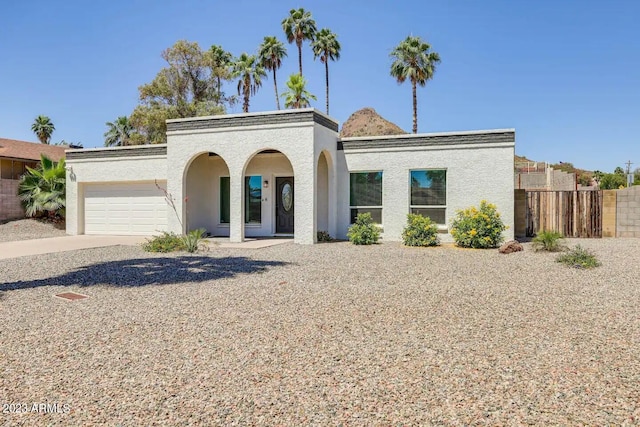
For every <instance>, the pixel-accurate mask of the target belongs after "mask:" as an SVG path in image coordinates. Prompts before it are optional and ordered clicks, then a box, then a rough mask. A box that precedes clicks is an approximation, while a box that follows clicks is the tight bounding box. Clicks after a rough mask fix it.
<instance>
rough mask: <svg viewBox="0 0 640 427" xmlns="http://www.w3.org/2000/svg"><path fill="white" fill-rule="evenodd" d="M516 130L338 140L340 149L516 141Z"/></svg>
mask: <svg viewBox="0 0 640 427" xmlns="http://www.w3.org/2000/svg"><path fill="white" fill-rule="evenodd" d="M515 141H516V133H515V131H514V130H500V131H486V132H483V131H478V132H475V131H474V132H461V133H440V134H437V133H436V134H423V135H402V136H397V137H386V138H385V137H371V138H353V139H352V138H344V139H341V140H339V141H338V150H362V149H365V150H366V149H377V148H400V149H402V148H409V147H432V146H443V145H465V144H496V143H515Z"/></svg>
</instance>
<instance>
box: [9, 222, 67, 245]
mask: <svg viewBox="0 0 640 427" xmlns="http://www.w3.org/2000/svg"><path fill="white" fill-rule="evenodd" d="M65 234H66V233H65V230H64V229H62V230H61V229H58V228H56V227H55V226H54V225H53V224H51V223H48V222H44V221H39V220H37V219H18V220H15V221H9V222H5V223H0V243H2V242H14V241H17V240H31V239H44V238H46V237H58V236H64V235H65Z"/></svg>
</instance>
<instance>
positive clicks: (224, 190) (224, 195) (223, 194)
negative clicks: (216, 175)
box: [220, 176, 231, 224]
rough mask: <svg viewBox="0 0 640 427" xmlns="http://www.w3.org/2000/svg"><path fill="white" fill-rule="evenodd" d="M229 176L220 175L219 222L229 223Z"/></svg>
mask: <svg viewBox="0 0 640 427" xmlns="http://www.w3.org/2000/svg"><path fill="white" fill-rule="evenodd" d="M230 193H231V191H230V186H229V177H228V176H221V177H220V224H229V217H230V216H231V215H230V212H231V207H230V206H231V197H230Z"/></svg>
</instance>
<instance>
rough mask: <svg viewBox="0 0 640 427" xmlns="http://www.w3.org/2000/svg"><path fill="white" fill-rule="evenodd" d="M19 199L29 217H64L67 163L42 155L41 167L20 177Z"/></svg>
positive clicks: (29, 170) (30, 169) (28, 168)
mask: <svg viewBox="0 0 640 427" xmlns="http://www.w3.org/2000/svg"><path fill="white" fill-rule="evenodd" d="M18 197H20V200H21V201H22V206H23V207H24V209H25V213H26V214H27V216H28V217H33V216H36V215H40V214H47V215H49V216H55V215H59V216H64V215H65V202H66V200H65V199H66V169H65V161H64V159H61V160H60V161H59V162H54V161H53V160H51V159H50V158H49V157H47V156H45V155H44V154H42V155H41V156H40V166H38V167H37V168H35V169H33V168H30V167H27V172H26V173H25V174H24V175H22V176H21V177H20V183H19V184H18Z"/></svg>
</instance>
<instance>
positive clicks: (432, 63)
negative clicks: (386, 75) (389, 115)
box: [390, 36, 440, 133]
mask: <svg viewBox="0 0 640 427" xmlns="http://www.w3.org/2000/svg"><path fill="white" fill-rule="evenodd" d="M390 56H391V58H392V59H393V63H392V64H391V76H392V77H395V78H396V80H397V81H398V83H404V82H405V81H406V80H407V79H408V80H409V81H410V82H411V89H412V94H413V133H418V95H417V90H416V89H417V86H418V85H420V86H422V87H424V86H425V85H426V84H427V81H429V80H431V79H432V78H433V75H434V73H435V71H436V65H438V64H439V63H440V55H438V53H436V52H432V51H431V45H430V44H429V43H427V42H425V41H423V40H422V39H421V38H420V37H417V36H408V37H407V38H406V39H404V40H403V41H402V42H400V44H399V45H398V46H396V47H395V48H394V49H393V51H392V52H391V55H390Z"/></svg>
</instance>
